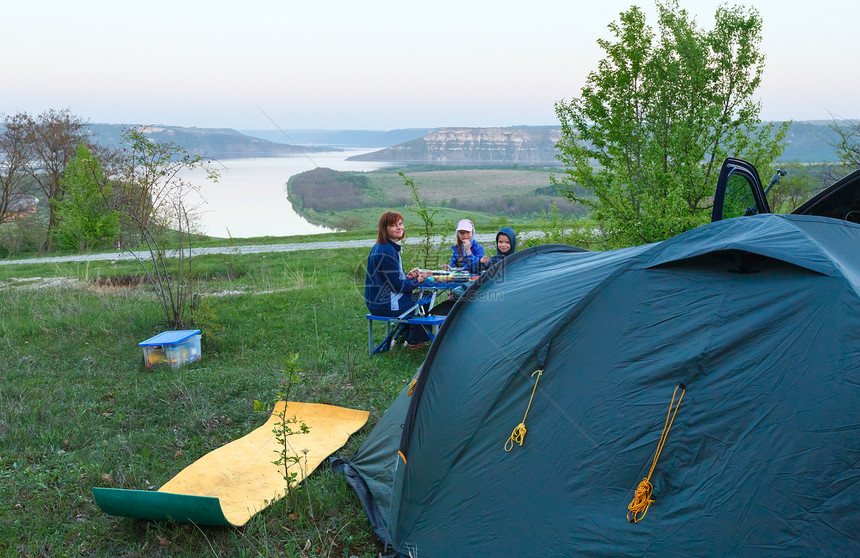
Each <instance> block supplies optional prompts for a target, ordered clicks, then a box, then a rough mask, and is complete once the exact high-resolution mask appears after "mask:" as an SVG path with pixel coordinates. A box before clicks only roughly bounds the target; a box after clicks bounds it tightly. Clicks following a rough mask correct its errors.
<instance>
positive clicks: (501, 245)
mask: <svg viewBox="0 0 860 558" xmlns="http://www.w3.org/2000/svg"><path fill="white" fill-rule="evenodd" d="M516 251H517V233H515V232H514V229H512V228H510V227H502V228H501V229H499V232H497V233H496V255H495V256H493V257H492V258H491V259H490V261H489V263H488V264H486V265H485V266H484V269H489V268H490V267H491V266H494V265H496V264H497V263H499V262H500V261H502V260H503V259H505V258H507V257H508V256H510V255H511V254H513V253H514V252H516Z"/></svg>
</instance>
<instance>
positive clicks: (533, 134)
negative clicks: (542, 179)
mask: <svg viewBox="0 0 860 558" xmlns="http://www.w3.org/2000/svg"><path fill="white" fill-rule="evenodd" d="M830 124H831V122H830V121H810V122H795V123H793V124H792V126H791V129H790V131H789V134H788V136H787V138H786V139H787V142H788V145H787V147H786V149H785V152H784V153H783V156H782V158H781V160H783V161H787V162H788V161H790V162H799V163H832V162H836V161H838V157H837V155H836V152H835V151H834V149H833V148H832V147H830V145H829V142H832V141H834V139H835V138H836V134H835V133H834V132H833V130H831V129H830ZM560 136H561V128H560V127H555V126H523V127H514V128H439V129H437V130H433V131H431V132H430V133H428V134H427V135H425V136H423V137H421V138H417V139H413V140H410V141H406V142H404V143H401V144H399V145H394V146H392V147H388V148H386V149H382V150H380V151H374V152H373V153H366V154H363V155H356V156H354V157H350V160H353V161H385V162H397V163H421V164H438V165H446V164H447V165H464V164H465V165H511V164H528V165H531V164H539V165H558V164H559V163H558V160H557V159H556V158H555V154H556V149H555V144H556V142H557V141H558V139H559V137H560Z"/></svg>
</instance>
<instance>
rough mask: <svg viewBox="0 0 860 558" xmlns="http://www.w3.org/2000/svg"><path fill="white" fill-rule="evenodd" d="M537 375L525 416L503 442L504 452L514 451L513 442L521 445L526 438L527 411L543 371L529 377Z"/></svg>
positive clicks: (537, 371)
mask: <svg viewBox="0 0 860 558" xmlns="http://www.w3.org/2000/svg"><path fill="white" fill-rule="evenodd" d="M535 374H537V376H538V377H537V379H536V380H535V385H534V387H533V388H532V395H531V397H529V404H528V406H527V407H526V414H525V415H523V421H522V422H521V423H519V424H518V425H517V427H516V428H514V431H513V433H512V434H511V435H510V436H509V437H508V441H507V442H505V451H507V452H509V451H511V450H512V449H514V442H516V443H517V444H519V445H523V441H525V438H526V417H528V416H529V409H531V408H532V400H533V399H534V398H535V390H537V385H538V381H540V377H541V376H543V370H535V371H534V372H532V375H531V377H532V378H534V375H535Z"/></svg>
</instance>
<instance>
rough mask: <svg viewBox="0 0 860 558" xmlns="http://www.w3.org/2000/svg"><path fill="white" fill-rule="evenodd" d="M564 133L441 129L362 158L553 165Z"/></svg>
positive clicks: (536, 129)
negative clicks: (556, 146) (558, 144)
mask: <svg viewBox="0 0 860 558" xmlns="http://www.w3.org/2000/svg"><path fill="white" fill-rule="evenodd" d="M560 137H561V129H560V128H553V127H549V126H542V127H531V128H440V129H439V130H436V131H434V132H431V133H429V134H427V135H426V136H424V137H422V138H420V139H417V140H413V141H410V142H406V143H402V144H400V145H396V146H394V147H390V148H388V149H383V150H382V151H377V152H375V153H370V154H367V155H364V156H362V157H363V158H368V159H369V160H379V161H403V162H424V163H442V164H446V163H447V164H515V163H519V164H552V163H557V160H556V158H555V153H556V149H555V144H556V142H557V141H558V140H559V138H560Z"/></svg>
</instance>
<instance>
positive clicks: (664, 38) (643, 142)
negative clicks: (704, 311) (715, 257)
mask: <svg viewBox="0 0 860 558" xmlns="http://www.w3.org/2000/svg"><path fill="white" fill-rule="evenodd" d="M657 11H658V33H656V34H655V32H654V31H653V30H652V28H651V27H649V26H648V25H647V23H646V21H645V16H644V14H643V13H642V11H641V10H640V9H639V8H638V7H635V6H633V7H631V8H630V9H629V10H627V11H626V12H622V13H621V14H620V18H619V21H616V22H613V23H611V24H610V25H609V30H610V31H611V33H612V35H613V39H612V40H606V39H601V40H599V41H598V44H599V45H600V46H601V47H602V48H603V50H604V51H605V53H606V57H605V58H604V59H603V60H601V61H600V62H599V64H598V68H597V70H594V71H592V72H591V73H590V74H589V75H588V78H587V82H586V85H585V86H584V87H583V88H582V91H581V96H580V97H578V98H574V99H572V100H570V101H569V102H566V101H564V100H561V101H559V102H558V103H556V106H555V110H556V114H557V116H558V118H559V120H560V122H561V128H562V134H561V139H560V140H559V142H558V143H557V148H558V150H559V154H558V159H559V160H560V161H561V162H562V163H563V164H564V165H565V173H564V175H563V176H562V178H561V179H560V180H559V179H558V178H555V179H554V180H555V182H556V183H557V184H558V185H559V186H560V190H561V191H562V192H563V193H564V195H565V196H566V197H567V198H568V199H570V200H571V201H574V202H576V203H580V204H584V205H585V206H587V207H589V208H590V209H591V210H592V216H593V217H594V218H595V219H597V220H598V222H599V223H600V224H601V227H602V228H603V231H604V234H605V239H606V241H607V246H608V247H617V246H628V245H636V244H643V243H648V242H655V241H658V240H663V239H665V238H668V237H670V236H673V235H676V234H678V233H681V232H683V231H685V230H688V229H691V228H694V227H697V226H699V225H702V224H704V223H706V222H707V221H708V219H709V216H710V211H711V209H710V208H711V205H712V203H713V201H712V196H713V193H714V189H715V187H716V180H717V177H718V175H719V170H720V166H721V163H722V161H723V160H724V159H725V157H726V156H729V155H732V156H738V157H742V158H745V159H747V160H749V161H750V162H752V163H753V164H755V165H756V166H757V167H758V168H759V169H762V170H767V169H769V168H770V165H771V163H772V161H773V160H774V159H776V157H778V156H779V154H781V153H782V150H783V149H784V141H783V140H784V136H785V133H786V132H787V130H788V126H789V125H790V123H785V124H783V125H782V126H780V127H778V128H774V127H773V126H772V125H762V123H761V120H760V119H759V111H760V104H759V103H757V102H755V101H754V100H753V93H754V91H755V90H756V88H757V87H758V85H759V83H760V81H761V74H762V71H763V62H764V55H763V54H762V53H761V52H760V51H759V43H760V42H761V26H762V22H761V18H760V17H759V15H758V13H757V12H756V11H755V10H754V9H751V8H750V9H745V8H742V7H732V8H727V7H720V8H718V9H717V12H716V16H715V20H716V22H715V26H714V28H713V29H712V30H710V31H703V30H701V29H699V28H698V27H697V25H696V22H695V21H694V20H693V19H692V18H691V17H690V15H689V14H688V13H687V12H686V10H683V9H680V8H679V6H678V3H677V0H668V1H667V2H665V3H660V2H658V3H657ZM577 186H583V187H585V188H586V189H587V191H588V192H589V194H586V195H583V194H582V193H577V191H576V190H575V188H576V187H577Z"/></svg>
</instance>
